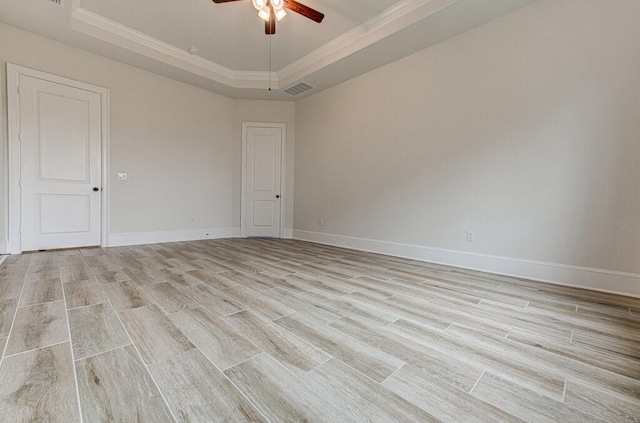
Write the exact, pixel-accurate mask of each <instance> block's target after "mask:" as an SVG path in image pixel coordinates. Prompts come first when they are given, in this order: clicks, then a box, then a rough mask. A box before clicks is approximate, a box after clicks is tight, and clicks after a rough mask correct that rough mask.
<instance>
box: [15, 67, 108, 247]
mask: <svg viewBox="0 0 640 423" xmlns="http://www.w3.org/2000/svg"><path fill="white" fill-rule="evenodd" d="M100 100H101V99H100V94H98V93H95V92H90V91H85V90H82V89H79V88H74V87H70V86H67V85H62V84H58V83H55V82H51V81H46V80H42V79H37V78H32V77H29V76H25V75H20V106H19V115H20V192H21V216H20V218H21V219H20V233H21V234H20V238H21V243H22V250H23V251H30V250H44V249H51V248H69V247H81V246H92V245H100V232H101V221H100V219H101V198H102V194H101V192H100V191H101V172H102V170H101V161H102V158H101V151H102V128H101V101H100Z"/></svg>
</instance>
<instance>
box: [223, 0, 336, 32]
mask: <svg viewBox="0 0 640 423" xmlns="http://www.w3.org/2000/svg"><path fill="white" fill-rule="evenodd" d="M231 1H242V0H213V2H214V3H228V2H231ZM251 1H252V2H253V7H255V8H256V10H257V11H258V16H260V17H261V18H262V19H264V32H265V34H267V35H273V34H275V33H276V21H279V20H280V19H282V18H284V17H285V16H286V15H287V12H286V11H285V10H284V9H289V10H291V11H292V12H296V13H299V14H301V15H302V16H304V17H306V18H309V19H311V20H312V21H315V22H318V23H320V22H322V20H323V19H324V14H322V13H320V12H318V11H317V10H314V9H312V8H310V7H309V6H305V5H304V4H302V3H298V2H297V1H296V0H251Z"/></svg>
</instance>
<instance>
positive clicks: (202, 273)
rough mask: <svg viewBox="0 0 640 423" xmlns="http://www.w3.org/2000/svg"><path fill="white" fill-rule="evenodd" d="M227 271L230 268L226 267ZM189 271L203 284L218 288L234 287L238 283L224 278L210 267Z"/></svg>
mask: <svg viewBox="0 0 640 423" xmlns="http://www.w3.org/2000/svg"><path fill="white" fill-rule="evenodd" d="M225 271H228V269H225ZM187 273H188V274H189V275H191V276H192V277H194V278H196V279H198V280H199V281H200V282H202V283H203V284H206V285H210V286H212V287H214V288H217V289H226V288H232V287H234V286H235V285H237V284H236V283H235V282H233V281H231V280H229V279H227V278H223V277H222V276H220V275H219V274H218V273H216V272H213V271H211V270H208V269H198V270H191V271H189V272H187Z"/></svg>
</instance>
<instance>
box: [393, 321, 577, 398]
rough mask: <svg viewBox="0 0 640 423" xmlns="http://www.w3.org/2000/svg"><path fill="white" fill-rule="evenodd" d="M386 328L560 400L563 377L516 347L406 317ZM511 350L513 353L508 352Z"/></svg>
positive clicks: (461, 329) (562, 390)
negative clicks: (436, 328)
mask: <svg viewBox="0 0 640 423" xmlns="http://www.w3.org/2000/svg"><path fill="white" fill-rule="evenodd" d="M454 328H455V326H454ZM387 329H388V330H390V331H393V333H396V334H397V335H400V336H405V337H407V338H408V339H412V340H414V341H416V342H419V343H423V344H424V345H426V346H428V347H430V348H433V349H436V350H438V351H440V352H441V353H444V354H449V355H451V356H452V357H455V358H457V359H459V360H461V361H465V362H467V363H469V364H472V365H475V366H478V367H482V368H484V369H489V370H490V371H491V372H495V373H496V374H498V375H500V376H502V377H505V378H509V379H510V380H514V381H516V382H517V383H519V384H522V385H523V386H527V387H529V388H531V389H535V390H538V391H539V392H541V393H543V394H545V395H548V396H549V397H551V398H556V399H558V400H562V395H563V392H564V380H565V378H564V377H562V376H559V375H558V374H557V373H554V372H552V371H550V370H547V369H545V368H544V367H541V366H536V367H534V366H532V365H531V364H530V363H529V362H527V361H523V360H521V356H520V355H518V354H517V351H514V352H512V351H509V350H501V349H500V348H497V347H496V346H495V345H492V344H491V343H489V342H485V341H483V339H484V338H476V337H470V336H465V337H461V336H456V335H455V334H453V333H452V332H450V330H451V329H448V330H447V332H445V333H436V332H432V331H430V330H429V329H427V328H425V327H422V326H419V325H416V324H415V323H412V322H409V321H406V320H398V321H397V322H395V323H393V324H392V325H389V326H388V327H387ZM452 329H453V328H452ZM458 330H459V331H463V330H464V328H458ZM472 333H473V332H472ZM480 336H482V335H480ZM496 352H497V353H496ZM510 352H512V354H509V353H510Z"/></svg>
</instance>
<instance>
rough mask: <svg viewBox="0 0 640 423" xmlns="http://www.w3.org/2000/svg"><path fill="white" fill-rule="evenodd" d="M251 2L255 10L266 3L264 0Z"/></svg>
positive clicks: (261, 7)
mask: <svg viewBox="0 0 640 423" xmlns="http://www.w3.org/2000/svg"><path fill="white" fill-rule="evenodd" d="M251 2H252V3H253V7H255V8H256V10H262V9H263V8H264V7H265V6H266V4H267V1H266V0H251Z"/></svg>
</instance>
